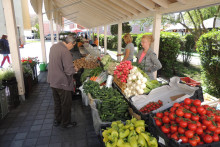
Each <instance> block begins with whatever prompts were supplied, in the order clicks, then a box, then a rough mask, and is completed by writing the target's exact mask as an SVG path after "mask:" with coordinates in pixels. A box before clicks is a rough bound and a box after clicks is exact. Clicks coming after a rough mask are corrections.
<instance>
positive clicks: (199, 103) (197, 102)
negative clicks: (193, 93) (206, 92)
mask: <svg viewBox="0 0 220 147" xmlns="http://www.w3.org/2000/svg"><path fill="white" fill-rule="evenodd" d="M193 105H194V106H200V105H201V101H200V100H194V102H193Z"/></svg>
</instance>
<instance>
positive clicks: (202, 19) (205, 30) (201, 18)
mask: <svg viewBox="0 0 220 147" xmlns="http://www.w3.org/2000/svg"><path fill="white" fill-rule="evenodd" d="M197 11H198V12H199V16H200V20H201V24H202V27H203V29H204V32H207V29H206V28H205V25H204V23H203V21H204V18H203V16H202V13H201V11H200V9H197Z"/></svg>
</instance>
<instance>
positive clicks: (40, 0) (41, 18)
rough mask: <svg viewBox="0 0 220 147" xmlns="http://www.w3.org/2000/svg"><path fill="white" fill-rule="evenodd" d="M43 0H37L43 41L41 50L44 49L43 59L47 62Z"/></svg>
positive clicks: (41, 39)
mask: <svg viewBox="0 0 220 147" xmlns="http://www.w3.org/2000/svg"><path fill="white" fill-rule="evenodd" d="M42 2H43V1H42V0H37V3H38V14H37V15H38V22H39V29H40V41H41V50H42V60H43V62H46V63H47V56H46V47H45V39H44V24H43V14H42Z"/></svg>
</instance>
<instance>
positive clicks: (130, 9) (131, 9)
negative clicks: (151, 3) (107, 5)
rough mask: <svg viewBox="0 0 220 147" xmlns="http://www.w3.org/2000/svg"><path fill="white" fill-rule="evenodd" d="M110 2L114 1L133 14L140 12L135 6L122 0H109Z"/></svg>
mask: <svg viewBox="0 0 220 147" xmlns="http://www.w3.org/2000/svg"><path fill="white" fill-rule="evenodd" d="M110 1H111V2H113V3H115V4H116V5H118V6H120V7H122V8H124V7H125V8H126V9H127V10H129V11H130V12H131V13H132V14H134V15H136V16H137V15H138V14H139V13H140V12H139V11H138V10H136V9H135V8H133V7H131V6H130V5H128V4H127V3H124V2H123V1H116V0H110Z"/></svg>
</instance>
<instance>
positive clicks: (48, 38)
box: [45, 34, 57, 40]
mask: <svg viewBox="0 0 220 147" xmlns="http://www.w3.org/2000/svg"><path fill="white" fill-rule="evenodd" d="M56 36H57V34H54V40H55V39H56V38H57V37H56ZM45 40H51V34H48V35H46V36H45Z"/></svg>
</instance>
